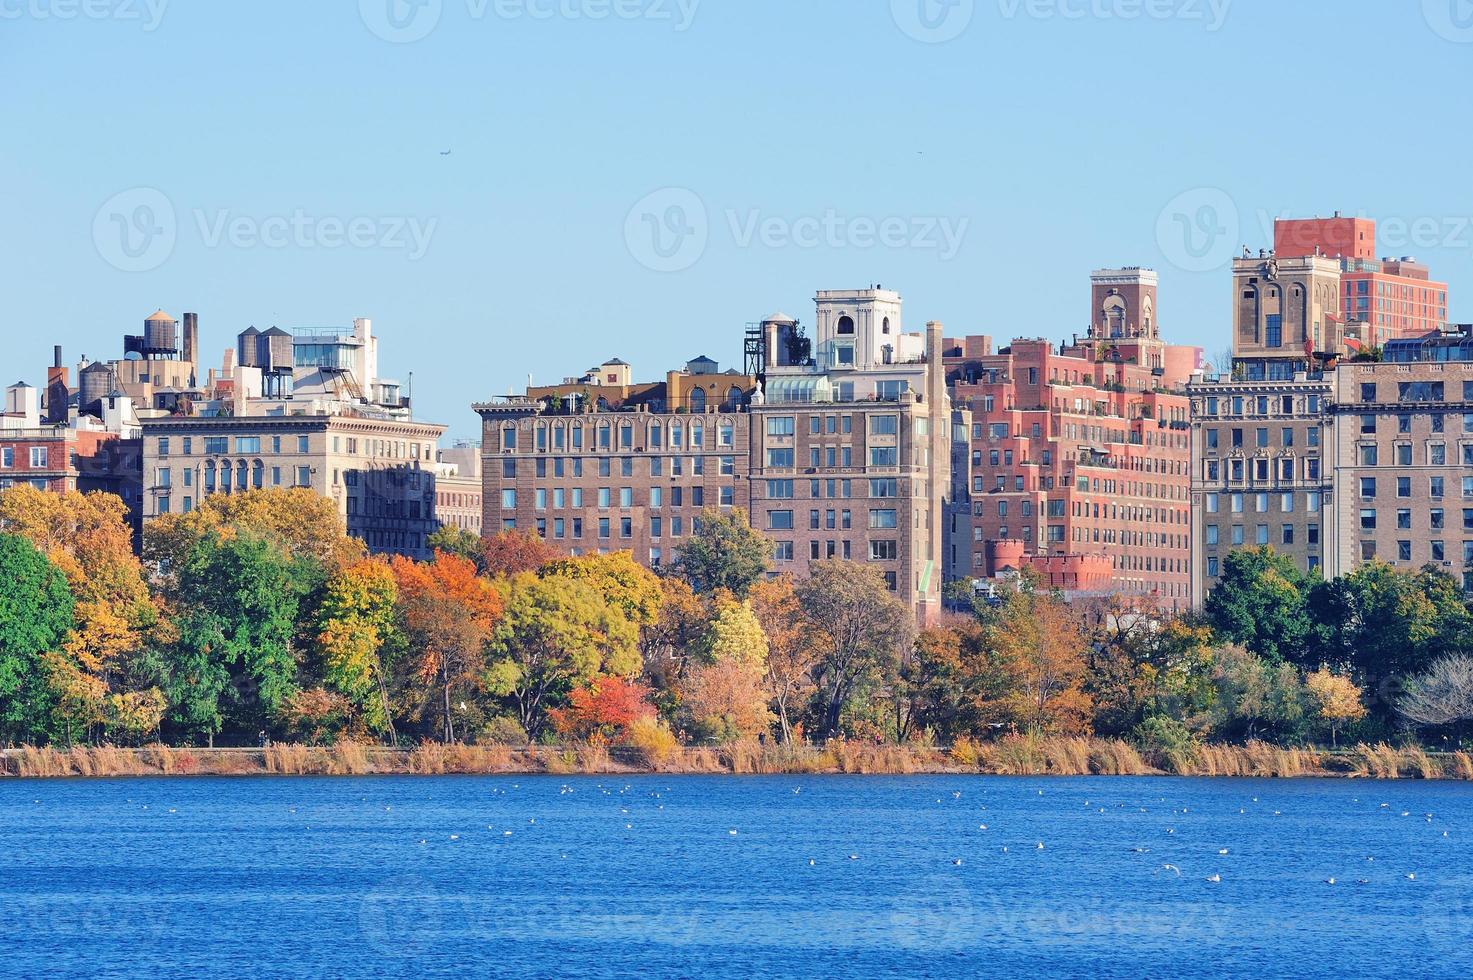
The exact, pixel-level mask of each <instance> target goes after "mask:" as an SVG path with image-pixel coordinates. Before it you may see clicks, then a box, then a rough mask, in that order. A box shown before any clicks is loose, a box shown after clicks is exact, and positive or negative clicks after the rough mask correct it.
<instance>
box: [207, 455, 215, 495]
mask: <svg viewBox="0 0 1473 980" xmlns="http://www.w3.org/2000/svg"><path fill="white" fill-rule="evenodd" d="M214 492H215V461H214V460H213V459H207V460H205V493H214Z"/></svg>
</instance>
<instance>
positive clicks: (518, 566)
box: [481, 531, 567, 576]
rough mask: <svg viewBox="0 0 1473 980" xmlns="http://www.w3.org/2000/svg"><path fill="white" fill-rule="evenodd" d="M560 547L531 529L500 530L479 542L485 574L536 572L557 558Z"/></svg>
mask: <svg viewBox="0 0 1473 980" xmlns="http://www.w3.org/2000/svg"><path fill="white" fill-rule="evenodd" d="M566 557H567V555H565V554H564V553H563V552H562V551H561V550H559V549H557V548H554V547H553V546H552V545H550V544H548V543H547V541H546V540H544V539H543V537H542V536H541V535H539V534H536V533H535V532H532V531H502V532H501V533H499V534H494V535H492V536H491V537H489V538H486V539H485V542H484V543H483V544H482V545H481V565H482V567H483V568H484V569H485V572H486V574H487V575H493V576H495V575H520V574H521V573H522V572H539V571H541V570H542V569H543V568H544V567H546V566H547V565H551V564H552V563H553V562H555V561H557V560H558V559H560V558H566Z"/></svg>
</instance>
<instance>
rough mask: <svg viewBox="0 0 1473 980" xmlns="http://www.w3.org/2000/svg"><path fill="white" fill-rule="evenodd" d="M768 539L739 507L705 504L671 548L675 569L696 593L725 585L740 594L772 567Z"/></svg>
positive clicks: (741, 595)
mask: <svg viewBox="0 0 1473 980" xmlns="http://www.w3.org/2000/svg"><path fill="white" fill-rule="evenodd" d="M771 559H772V542H771V541H769V540H768V539H767V538H765V537H764V536H763V535H762V534H761V533H760V532H758V531H756V530H754V529H753V528H752V525H751V522H750V521H749V520H748V518H747V512H746V511H744V510H742V509H741V508H739V507H733V508H729V509H727V510H722V509H720V508H716V507H708V508H706V509H705V510H704V511H702V512H701V516H700V517H699V518H698V519H697V521H696V525H695V529H694V532H693V533H692V534H691V535H690V536H689V537H687V538H686V539H685V540H684V541H683V542H681V544H680V546H679V547H678V548H676V550H675V564H674V567H675V571H676V572H677V573H678V574H680V575H681V576H683V577H684V578H685V580H686V581H687V582H689V583H690V584H691V588H693V589H695V591H696V592H698V593H708V592H715V591H716V590H717V589H726V590H727V591H729V592H731V593H732V594H733V595H735V596H736V597H738V598H743V597H745V596H746V594H747V590H748V589H750V588H751V587H752V584H753V583H754V582H756V581H758V580H759V579H761V578H762V577H763V576H765V575H766V574H767V572H768V569H770V568H771V567H772V561H771Z"/></svg>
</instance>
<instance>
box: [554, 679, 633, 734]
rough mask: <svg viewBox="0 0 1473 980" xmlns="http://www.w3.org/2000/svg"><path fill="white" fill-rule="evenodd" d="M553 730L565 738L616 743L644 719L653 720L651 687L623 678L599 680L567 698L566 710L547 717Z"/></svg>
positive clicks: (559, 710) (560, 710)
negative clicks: (613, 741) (614, 740)
mask: <svg viewBox="0 0 1473 980" xmlns="http://www.w3.org/2000/svg"><path fill="white" fill-rule="evenodd" d="M547 714H548V717H549V718H551V719H552V726H553V728H554V729H556V731H557V733H558V734H559V735H561V736H563V737H564V738H568V739H576V740H583V741H587V740H590V739H603V740H610V741H611V740H613V739H615V738H618V737H620V736H621V735H623V734H624V733H625V732H627V731H628V730H629V726H630V725H633V724H634V723H635V722H636V721H638V720H639V719H641V718H653V717H654V715H655V709H654V706H653V705H652V704H650V688H649V685H647V684H645V683H644V682H642V681H629V680H625V679H624V678H622V677H599V678H597V679H596V680H594V681H593V683H591V684H589V685H588V686H587V687H580V688H577V689H576V690H574V691H573V693H572V694H570V695H569V696H568V706H567V707H566V708H554V709H552V710H551V711H549V712H548V713H547Z"/></svg>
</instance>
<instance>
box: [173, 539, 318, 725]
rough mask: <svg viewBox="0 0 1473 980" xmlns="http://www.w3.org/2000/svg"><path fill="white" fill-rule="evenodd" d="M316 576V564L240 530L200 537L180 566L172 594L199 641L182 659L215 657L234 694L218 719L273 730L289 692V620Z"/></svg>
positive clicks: (292, 627)
mask: <svg viewBox="0 0 1473 980" xmlns="http://www.w3.org/2000/svg"><path fill="white" fill-rule="evenodd" d="M320 580H321V569H320V567H318V566H316V565H315V564H314V563H312V562H311V561H310V560H308V559H295V558H290V557H287V556H286V555H285V554H283V553H282V552H281V551H279V550H277V548H275V547H274V546H273V545H272V544H270V543H269V542H267V541H265V540H263V539H261V538H258V537H253V536H242V535H236V536H232V537H230V538H228V539H226V540H221V539H219V538H217V537H215V536H214V535H210V536H207V537H206V538H205V539H203V540H202V541H200V542H199V543H198V544H197V545H195V547H194V548H192V549H191V550H190V552H189V554H188V555H187V556H186V558H185V560H184V562H183V565H182V567H181V568H180V571H179V593H180V598H181V600H182V602H183V603H184V604H185V606H186V607H188V608H189V609H190V610H191V615H192V616H193V617H194V618H195V622H194V623H193V625H192V629H190V630H189V631H188V633H187V634H186V635H187V637H188V638H189V639H190V640H192V641H193V642H194V643H196V644H198V643H201V642H203V644H204V648H203V649H202V648H199V647H196V648H195V649H193V650H190V651H188V652H186V653H185V658H184V659H185V660H186V661H194V662H198V661H199V660H200V659H201V658H202V657H204V656H206V655H207V653H214V654H217V655H218V657H219V659H220V661H221V662H222V663H224V664H225V665H226V666H227V668H228V669H229V671H230V675H231V687H232V689H233V694H234V696H233V697H232V698H231V703H230V704H229V705H228V706H227V709H228V710H227V711H226V712H225V713H226V717H227V719H229V720H231V721H234V722H236V723H238V724H240V725H242V726H243V727H244V730H246V731H247V732H249V731H250V730H251V729H252V727H253V726H257V725H259V726H261V727H263V728H266V729H273V728H274V727H275V725H276V721H277V717H278V715H279V713H280V712H281V710H282V708H283V707H284V706H285V705H286V703H287V701H288V699H290V697H291V696H292V695H293V694H294V693H295V692H296V690H297V684H296V681H297V669H298V651H297V646H296V629H297V622H298V620H299V618H300V617H301V616H302V613H303V612H304V605H305V602H304V600H305V599H306V598H307V597H308V596H309V595H310V594H311V593H312V592H313V590H314V588H315V587H316V585H317V584H319V583H320ZM206 714H208V711H207V710H206Z"/></svg>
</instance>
